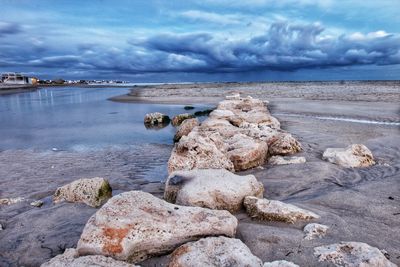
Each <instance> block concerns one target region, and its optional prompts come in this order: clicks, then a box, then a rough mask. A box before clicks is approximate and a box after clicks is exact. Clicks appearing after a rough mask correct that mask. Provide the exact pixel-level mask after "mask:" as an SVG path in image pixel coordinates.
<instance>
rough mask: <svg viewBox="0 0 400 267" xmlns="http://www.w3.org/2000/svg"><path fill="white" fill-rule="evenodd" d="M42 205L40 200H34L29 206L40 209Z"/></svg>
mask: <svg viewBox="0 0 400 267" xmlns="http://www.w3.org/2000/svg"><path fill="white" fill-rule="evenodd" d="M43 204H44V203H43V201H41V200H35V201H33V202H31V206H33V207H37V208H40V207H41V206H43Z"/></svg>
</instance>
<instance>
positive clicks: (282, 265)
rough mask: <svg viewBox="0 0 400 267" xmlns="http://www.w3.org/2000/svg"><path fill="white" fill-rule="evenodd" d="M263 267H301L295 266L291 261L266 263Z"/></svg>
mask: <svg viewBox="0 0 400 267" xmlns="http://www.w3.org/2000/svg"><path fill="white" fill-rule="evenodd" d="M263 267H299V265H297V264H294V263H293V262H290V261H285V260H281V261H272V262H265V263H264V265H263Z"/></svg>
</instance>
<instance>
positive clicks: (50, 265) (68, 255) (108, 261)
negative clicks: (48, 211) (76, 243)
mask: <svg viewBox="0 0 400 267" xmlns="http://www.w3.org/2000/svg"><path fill="white" fill-rule="evenodd" d="M97 266H98V267H107V266H113V267H135V266H137V265H133V264H129V263H127V262H123V261H118V260H114V259H113V258H110V257H105V256H102V255H90V256H82V257H79V255H78V252H77V251H76V249H73V248H68V249H66V250H65V252H64V253H63V254H61V255H58V256H55V257H54V258H52V259H51V260H49V261H48V262H45V263H43V264H42V265H41V267H97Z"/></svg>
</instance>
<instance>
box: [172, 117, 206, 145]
mask: <svg viewBox="0 0 400 267" xmlns="http://www.w3.org/2000/svg"><path fill="white" fill-rule="evenodd" d="M199 125H200V122H199V120H198V119H197V118H194V119H187V120H184V121H183V122H182V124H181V126H179V128H178V131H177V132H176V134H175V136H174V142H178V141H179V139H181V137H182V136H184V135H188V134H189V133H190V132H191V131H192V130H193V128H194V127H196V126H199Z"/></svg>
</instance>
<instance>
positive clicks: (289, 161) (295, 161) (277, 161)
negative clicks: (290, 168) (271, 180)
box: [268, 156, 306, 165]
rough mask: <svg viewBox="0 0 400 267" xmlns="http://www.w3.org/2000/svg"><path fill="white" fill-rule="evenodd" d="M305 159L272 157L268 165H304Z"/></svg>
mask: <svg viewBox="0 0 400 267" xmlns="http://www.w3.org/2000/svg"><path fill="white" fill-rule="evenodd" d="M305 162H306V158H305V157H282V156H272V157H271V158H270V159H269V160H268V163H269V164H271V165H288V164H301V163H305Z"/></svg>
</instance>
